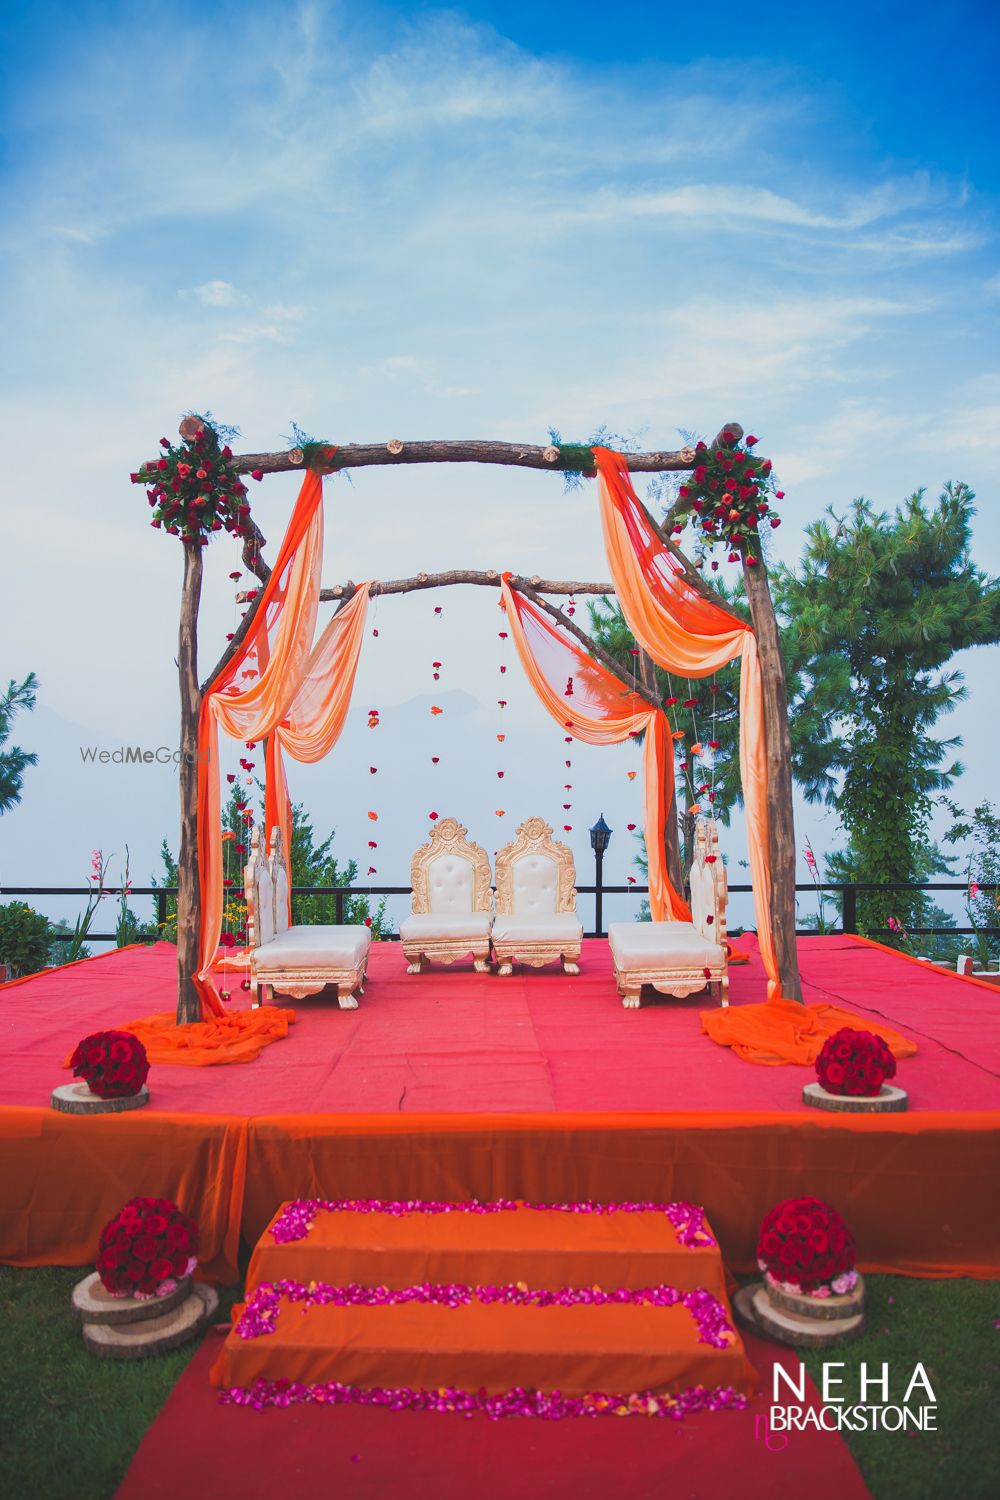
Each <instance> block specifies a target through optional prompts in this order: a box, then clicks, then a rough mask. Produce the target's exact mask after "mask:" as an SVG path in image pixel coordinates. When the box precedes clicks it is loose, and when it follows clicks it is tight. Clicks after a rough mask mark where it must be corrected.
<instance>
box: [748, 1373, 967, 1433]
mask: <svg viewBox="0 0 1000 1500" xmlns="http://www.w3.org/2000/svg"><path fill="white" fill-rule="evenodd" d="M845 1368H846V1366H845V1365H844V1364H843V1363H842V1362H839V1361H824V1364H823V1374H822V1379H821V1392H820V1394H821V1396H822V1401H823V1404H822V1406H821V1407H810V1406H807V1405H805V1399H806V1370H805V1366H804V1365H802V1364H800V1365H799V1369H798V1376H797V1377H796V1376H794V1375H791V1374H789V1372H788V1371H787V1370H785V1369H783V1368H782V1366H781V1365H775V1366H774V1374H773V1377H772V1387H771V1401H772V1405H771V1409H770V1411H769V1412H768V1414H767V1424H768V1427H769V1428H770V1430H771V1431H772V1432H804V1431H805V1430H806V1429H807V1428H809V1427H815V1428H822V1429H823V1430H824V1431H826V1432H838V1431H841V1430H843V1431H847V1432H875V1431H877V1430H878V1429H882V1430H883V1431H885V1432H899V1431H915V1432H934V1431H936V1429H937V1397H936V1396H935V1394H934V1388H933V1386H932V1385H931V1382H930V1379H929V1378H928V1375H927V1371H926V1370H925V1369H924V1367H923V1365H922V1364H918V1365H914V1367H913V1369H912V1371H911V1372H910V1375H909V1378H908V1380H907V1382H906V1387H905V1389H904V1390H903V1392H902V1396H901V1398H899V1397H897V1399H896V1400H895V1401H893V1400H892V1397H891V1395H890V1384H891V1382H890V1375H889V1366H888V1364H887V1363H884V1364H883V1365H882V1366H881V1369H880V1372H879V1374H878V1375H871V1374H869V1371H868V1365H867V1364H866V1363H864V1362H863V1363H862V1364H861V1366H860V1368H859V1370H858V1389H857V1391H856V1392H855V1391H850V1392H848V1391H845V1389H844V1386H845V1383H846V1382H845V1379H844V1374H843V1371H844V1370H845ZM782 1384H784V1386H785V1387H786V1389H785V1390H784V1392H783V1391H782ZM897 1388H898V1383H897ZM915 1395H916V1396H918V1398H919V1401H920V1404H919V1405H914V1404H911V1403H912V1401H913V1398H914V1396H915ZM783 1396H784V1400H782V1397H783ZM792 1398H794V1400H795V1401H796V1403H800V1404H796V1405H791V1404H790V1401H791V1399H792Z"/></svg>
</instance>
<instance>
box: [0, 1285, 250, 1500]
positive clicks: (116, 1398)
mask: <svg viewBox="0 0 1000 1500" xmlns="http://www.w3.org/2000/svg"><path fill="white" fill-rule="evenodd" d="M84 1274H85V1272H84V1271H83V1270H81V1269H79V1268H77V1269H69V1270H66V1269H62V1268H58V1269H55V1268H52V1269H48V1268H46V1269H43V1270H37V1271H34V1270H32V1271H18V1270H13V1269H12V1268H11V1267H9V1266H0V1329H2V1330H3V1332H2V1334H0V1495H3V1496H4V1497H5V1500H73V1497H78V1500H110V1497H111V1496H112V1495H113V1494H114V1492H115V1490H116V1488H117V1487H118V1485H119V1484H120V1482H121V1480H122V1478H123V1477H124V1474H125V1470H126V1469H127V1468H128V1465H129V1461H130V1459H131V1457H132V1454H133V1453H134V1452H135V1450H136V1448H137V1447H138V1446H139V1443H140V1441H141V1439H142V1437H143V1435H144V1433H145V1431H146V1429H147V1427H149V1425H150V1423H151V1422H152V1420H153V1418H154V1417H155V1416H156V1414H157V1412H158V1411H159V1410H160V1407H161V1406H162V1405H163V1403H164V1401H165V1400H166V1399H167V1396H168V1395H169V1394H170V1391H171V1389H172V1388H173V1386H174V1385H175V1384H176V1382H177V1379H178V1377H179V1376H180V1374H181V1371H182V1370H183V1369H184V1367H185V1365H186V1364H187V1362H188V1360H189V1359H190V1358H191V1356H192V1354H193V1353H194V1351H195V1349H196V1348H197V1347H198V1344H197V1341H196V1340H195V1341H193V1342H192V1343H190V1344H188V1345H186V1346H185V1347H184V1348H182V1349H176V1350H174V1351H173V1352H172V1353H171V1354H163V1355H159V1356H157V1357H156V1358H153V1359H144V1360H105V1359H97V1358H96V1357H95V1356H94V1355H92V1354H88V1352H87V1350H86V1349H85V1348H84V1344H83V1339H82V1338H81V1336H80V1324H79V1322H78V1321H77V1319H76V1318H75V1317H74V1316H73V1314H72V1313H71V1312H70V1306H69V1298H70V1293H71V1291H72V1290H73V1287H74V1286H75V1285H76V1283H77V1282H78V1281H79V1280H80V1278H81V1277H82V1276H83V1275H84ZM234 1300H235V1292H230V1293H228V1294H226V1293H223V1294H222V1295H221V1297H220V1311H219V1316H220V1317H224V1316H225V1315H226V1313H227V1311H228V1308H229V1307H230V1305H231V1304H232V1302H233V1301H234Z"/></svg>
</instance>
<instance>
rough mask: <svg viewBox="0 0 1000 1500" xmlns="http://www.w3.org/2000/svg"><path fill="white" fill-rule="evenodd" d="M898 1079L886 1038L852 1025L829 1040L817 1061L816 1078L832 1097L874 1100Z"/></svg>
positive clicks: (894, 1062) (835, 1033)
mask: <svg viewBox="0 0 1000 1500" xmlns="http://www.w3.org/2000/svg"><path fill="white" fill-rule="evenodd" d="M895 1076H896V1059H895V1058H894V1057H893V1055H892V1053H891V1052H890V1051H889V1047H888V1045H887V1043H886V1042H885V1041H883V1039H882V1037H880V1036H878V1035H877V1034H876V1033H875V1032H873V1031H854V1030H853V1029H852V1028H851V1027H850V1026H842V1027H841V1029H840V1030H839V1031H837V1032H834V1034H833V1036H829V1037H827V1039H826V1041H825V1042H824V1043H823V1047H822V1050H821V1052H820V1054H819V1056H818V1057H817V1059H816V1077H817V1078H818V1080H819V1082H820V1083H821V1084H822V1086H823V1088H825V1089H826V1091H827V1093H828V1094H846V1095H849V1096H850V1097H852V1098H856V1099H857V1098H861V1099H872V1098H874V1097H875V1095H876V1094H878V1093H879V1092H880V1090H881V1088H882V1085H883V1083H885V1081H886V1079H887V1078H894V1077H895Z"/></svg>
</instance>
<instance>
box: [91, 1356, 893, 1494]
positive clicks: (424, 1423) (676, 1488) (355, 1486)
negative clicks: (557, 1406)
mask: <svg viewBox="0 0 1000 1500" xmlns="http://www.w3.org/2000/svg"><path fill="white" fill-rule="evenodd" d="M744 1342H745V1344H746V1348H747V1352H748V1353H749V1355H750V1358H751V1360H752V1361H753V1363H754V1365H755V1366H756V1367H757V1370H758V1372H759V1378H760V1394H759V1395H758V1396H757V1397H755V1398H754V1400H752V1401H751V1402H750V1404H749V1406H748V1407H747V1408H746V1409H745V1410H744V1411H726V1412H705V1413H702V1414H700V1415H697V1416H691V1417H686V1418H685V1419H684V1421H682V1422H671V1421H669V1420H667V1419H663V1418H656V1419H652V1418H643V1417H628V1418H614V1417H598V1418H594V1419H588V1418H585V1417H581V1418H578V1419H575V1420H574V1419H568V1420H566V1421H562V1422H543V1421H538V1420H536V1419H533V1418H511V1419H509V1420H507V1421H501V1422H490V1421H489V1420H488V1419H486V1418H484V1417H478V1416H477V1417H471V1418H465V1417H460V1416H438V1415H437V1414H434V1413H430V1412H390V1411H382V1410H379V1409H377V1408H374V1407H336V1408H332V1409H331V1408H328V1407H316V1406H295V1407H290V1408H289V1409H288V1410H285V1411H273V1410H272V1411H262V1412H256V1411H247V1410H244V1409H242V1408H239V1407H234V1406H220V1405H219V1404H218V1400H217V1396H216V1393H215V1392H214V1391H213V1390H211V1388H210V1387H209V1384H208V1375H209V1369H210V1368H211V1365H212V1364H213V1363H214V1361H215V1360H216V1359H217V1357H218V1354H219V1350H220V1349H221V1346H222V1334H221V1333H219V1332H216V1331H214V1330H213V1332H211V1333H210V1334H209V1335H208V1337H207V1338H206V1339H205V1341H204V1343H203V1344H202V1346H201V1348H200V1349H199V1351H198V1353H197V1354H196V1355H195V1357H194V1359H193V1360H192V1362H191V1364H190V1365H189V1366H188V1368H187V1370H186V1371H185V1373H184V1374H183V1375H182V1376H181V1378H180V1380H179V1381H178V1383H177V1385H176V1387H175V1388H174V1390H173V1391H172V1392H171V1395H170V1396H169V1398H168V1400H167V1403H166V1405H165V1407H164V1409H163V1411H162V1412H161V1414H160V1416H159V1417H158V1418H157V1419H156V1421H155V1422H154V1423H153V1425H152V1427H151V1428H150V1430H149V1432H148V1433H147V1434H146V1436H145V1438H144V1439H143V1441H142V1444H141V1446H140V1448H139V1450H138V1452H137V1453H136V1456H135V1458H134V1460H133V1462H132V1465H131V1467H130V1469H129V1471H128V1473H127V1474H126V1476H125V1479H124V1480H123V1482H122V1484H121V1486H120V1488H119V1489H118V1491H117V1494H116V1497H115V1500H176V1497H177V1496H178V1495H180V1494H188V1493H191V1492H192V1476H196V1477H195V1480H194V1484H195V1488H196V1490H197V1492H198V1493H199V1494H200V1495H204V1496H205V1497H210V1500H263V1497H273V1496H282V1495H316V1496H327V1495H336V1496H338V1497H341V1496H342V1497H343V1500H400V1497H405V1500H470V1497H472V1496H475V1500H510V1496H511V1494H516V1495H517V1496H518V1497H520V1500H608V1496H614V1500H655V1497H660V1496H662V1497H664V1500H666V1497H668V1496H677V1497H681V1496H683V1497H684V1500H732V1497H733V1496H734V1495H738V1496H739V1500H803V1496H806V1495H808V1496H809V1500H870V1496H869V1492H868V1489H867V1486H866V1485H865V1483H864V1481H863V1480H862V1478H861V1475H860V1474H859V1472H858V1470H857V1467H856V1465H855V1463H854V1460H853V1459H852V1457H851V1455H850V1453H849V1452H848V1450H847V1447H846V1446H845V1444H844V1443H843V1441H842V1440H841V1438H840V1437H839V1436H838V1435H837V1434H836V1433H817V1432H814V1431H809V1432H805V1433H795V1434H793V1435H792V1436H791V1437H790V1439H789V1442H788V1446H787V1447H786V1448H783V1449H780V1450H777V1451H769V1450H768V1448H767V1446H766V1445H765V1442H764V1440H763V1432H762V1431H761V1428H762V1424H763V1419H764V1415H765V1413H766V1411H767V1408H768V1406H769V1405H770V1396H771V1382H772V1375H771V1370H772V1366H773V1364H774V1361H775V1360H776V1359H778V1360H780V1362H781V1363H782V1364H784V1365H785V1367H786V1368H787V1369H788V1370H789V1372H790V1373H792V1374H794V1375H795V1376H796V1378H797V1375H798V1361H797V1360H795V1359H794V1358H793V1357H792V1356H791V1355H790V1354H789V1353H788V1352H787V1351H784V1350H779V1349H778V1348H776V1346H775V1345H772V1344H764V1343H763V1342H761V1341H760V1340H758V1339H754V1338H752V1337H750V1336H746V1337H745V1338H744ZM808 1395H809V1400H810V1404H812V1405H816V1404H817V1401H816V1392H815V1390H814V1389H813V1388H812V1386H811V1385H810V1386H809V1387H808ZM773 1441H775V1439H774V1438H772V1442H773Z"/></svg>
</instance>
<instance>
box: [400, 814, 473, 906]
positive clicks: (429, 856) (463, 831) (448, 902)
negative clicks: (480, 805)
mask: <svg viewBox="0 0 1000 1500" xmlns="http://www.w3.org/2000/svg"><path fill="white" fill-rule="evenodd" d="M410 883H411V885H412V886H413V910H414V913H428V912H433V913H434V915H435V916H464V915H466V914H468V913H470V912H478V911H486V912H488V911H491V910H492V909H493V893H492V890H491V889H490V862H489V859H488V857H487V854H486V850H485V849H482V848H480V846H479V845H478V844H474V843H473V842H472V841H471V839H470V838H469V830H468V829H467V828H464V827H463V826H462V824H461V823H460V822H459V821H458V819H457V818H441V819H440V821H439V822H437V823H435V825H434V827H433V828H432V829H431V834H430V838H429V840H428V842H427V843H426V844H421V845H420V848H419V849H417V850H416V852H415V853H414V855H413V858H412V860H411V861H410Z"/></svg>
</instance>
